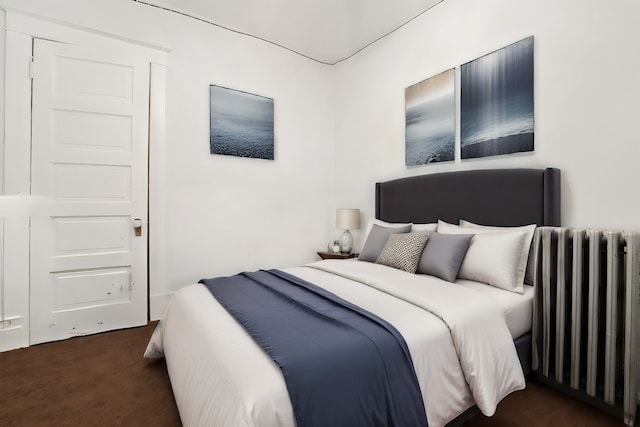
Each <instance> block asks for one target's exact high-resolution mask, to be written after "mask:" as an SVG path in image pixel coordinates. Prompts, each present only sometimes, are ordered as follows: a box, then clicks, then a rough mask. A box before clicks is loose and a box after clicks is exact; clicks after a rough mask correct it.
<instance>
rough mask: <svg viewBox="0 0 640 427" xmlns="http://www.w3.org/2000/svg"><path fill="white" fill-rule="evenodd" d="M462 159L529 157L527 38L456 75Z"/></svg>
mask: <svg viewBox="0 0 640 427" xmlns="http://www.w3.org/2000/svg"><path fill="white" fill-rule="evenodd" d="M460 74H461V78H460V153H461V156H462V158H463V159H469V158H475V157H485V156H495V155H499V154H509V153H517V152H525V151H533V133H534V132H533V37H528V38H526V39H524V40H521V41H519V42H516V43H514V44H512V45H509V46H507V47H504V48H502V49H500V50H497V51H495V52H492V53H490V54H488V55H485V56H483V57H481V58H478V59H475V60H473V61H471V62H468V63H466V64H463V65H462V66H461V69H460Z"/></svg>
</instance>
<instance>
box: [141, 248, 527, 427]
mask: <svg viewBox="0 0 640 427" xmlns="http://www.w3.org/2000/svg"><path fill="white" fill-rule="evenodd" d="M284 271H286V272H288V273H291V274H293V275H296V276H298V277H300V278H302V279H304V280H307V281H309V282H312V283H315V284H318V285H321V286H322V287H323V288H325V289H327V290H329V291H330V292H333V293H335V294H336V295H338V296H339V297H341V298H344V299H346V300H348V301H351V302H353V303H355V304H357V305H359V306H360V307H362V308H364V309H366V310H369V311H371V312H372V313H374V314H376V315H378V316H380V317H383V318H384V319H385V320H387V321H388V322H390V323H391V324H392V325H393V326H395V327H396V328H397V329H398V330H399V331H400V332H401V333H402V335H403V337H404V338H405V341H406V342H407V345H408V347H409V351H410V353H411V357H412V360H413V364H414V368H415V370H416V375H417V377H418V381H419V383H420V388H421V392H422V396H423V400H424V403H425V408H426V412H427V418H428V422H429V425H430V426H431V427H438V426H443V425H445V424H446V423H447V422H449V421H451V420H453V419H454V418H455V417H456V416H458V415H459V414H461V413H462V412H464V411H465V410H466V409H468V408H469V407H471V406H473V405H474V403H476V404H478V399H480V400H481V401H482V402H483V403H484V402H489V403H488V404H487V403H485V404H484V405H482V404H479V405H478V406H479V407H480V408H481V410H483V412H485V414H486V415H491V414H492V413H493V411H494V410H495V405H496V404H497V402H499V401H500V399H502V398H503V397H504V396H506V395H507V394H509V393H510V392H512V391H515V390H518V389H522V388H524V377H523V375H522V370H521V369H520V365H519V363H518V362H517V356H516V355H515V349H514V347H513V341H512V340H511V336H510V334H513V332H512V331H511V328H507V326H506V325H505V314H506V313H507V312H519V313H522V311H523V310H521V309H515V310H514V309H513V307H516V306H519V305H520V304H521V301H522V300H523V299H526V298H520V299H518V298H511V297H510V296H505V297H501V296H497V295H501V294H496V293H494V292H493V291H492V290H488V291H486V292H485V291H482V290H480V289H482V287H481V286H482V285H481V284H475V283H464V284H463V286H460V287H456V288H452V287H453V286H457V285H455V284H450V283H448V282H444V281H441V280H440V279H436V278H433V277H431V276H419V275H412V274H408V273H404V272H400V271H398V270H395V269H391V268H389V267H385V266H381V265H378V264H372V263H366V262H360V261H352V262H350V261H338V260H326V261H320V262H317V263H312V264H309V265H307V266H302V267H295V268H289V269H286V270H284ZM423 285H424V288H425V289H428V288H429V287H432V288H433V289H439V288H442V289H444V290H450V291H451V290H453V291H454V294H455V295H463V297H456V298H453V299H450V302H453V301H455V302H456V303H455V304H449V306H450V307H449V308H448V309H445V310H444V311H443V312H441V313H436V314H434V313H432V312H430V311H429V310H426V309H425V308H424V307H421V305H424V304H423V302H425V303H426V304H428V303H429V301H431V300H432V299H438V298H439V297H438V296H437V295H435V294H434V295H427V294H425V295H420V293H421V292H423V290H422V287H423ZM477 285H481V286H480V287H479V286H477ZM485 286H486V285H485ZM461 288H465V289H461ZM500 292H506V291H502V290H500ZM405 293H415V294H417V298H416V299H414V300H413V301H411V302H409V301H407V300H405V299H403V298H404V296H403V294H405ZM394 294H395V295H394ZM445 298H451V297H450V296H448V297H445ZM509 301H512V302H513V304H512V305H510V304H509ZM516 301H517V302H516ZM474 306H477V311H478V313H479V316H480V317H478V318H477V321H473V320H472V319H471V317H470V316H471V313H470V312H471V311H476V310H475V309H474V310H469V307H474ZM447 310H448V311H447ZM452 311H454V312H455V311H459V312H460V313H461V314H462V317H463V318H465V319H463V320H461V321H457V320H455V321H449V323H445V322H443V318H445V319H446V318H449V317H450V313H449V312H452ZM494 312H495V313H497V315H495V314H492V313H494ZM509 317H511V316H509ZM487 318H491V319H498V320H491V322H493V323H486V322H488V321H485V319H487ZM458 322H459V323H458ZM464 322H467V323H469V322H470V323H471V330H466V329H460V327H461V326H460V325H461V324H462V323H464ZM496 322H498V323H496ZM521 323H522V322H520V324H521ZM514 324H515V325H516V326H518V325H519V324H518V322H515V323H514ZM518 327H520V326H518ZM474 328H476V329H474ZM502 329H504V331H502ZM515 330H516V331H517V329H515ZM479 331H482V332H479ZM498 331H502V332H500V333H503V334H504V335H506V346H505V341H504V340H503V341H501V342H500V343H498V344H496V345H495V346H494V344H491V343H492V340H493V339H494V338H492V337H494V336H497V334H498ZM453 332H455V333H453ZM485 332H486V333H487V335H486V336H485V335H484V334H485ZM479 335H482V336H480V337H478V336H479ZM465 340H476V341H477V344H478V345H480V346H485V347H483V348H481V349H480V351H477V350H475V349H474V348H473V346H472V345H471V344H469V345H468V346H467V348H466V349H465V345H461V343H464V342H465ZM469 349H470V350H469ZM512 353H513V354H512ZM160 355H164V356H165V357H166V360H167V369H168V372H169V376H170V378H171V384H172V387H173V391H174V395H175V398H176V403H177V406H178V410H179V412H180V416H181V419H182V421H183V424H184V425H185V426H191V425H212V426H216V425H234V426H255V427H257V426H291V427H293V426H294V425H295V421H294V416H293V412H292V409H291V404H290V402H289V399H288V394H287V389H286V384H285V382H284V379H283V377H282V374H281V372H280V370H279V369H278V367H277V366H276V365H275V363H274V362H273V361H272V360H271V359H269V358H268V357H267V356H266V354H265V353H264V352H263V351H262V349H261V348H260V347H258V346H257V344H256V343H255V342H253V340H252V339H251V338H250V337H249V336H248V335H247V334H246V333H245V331H244V330H243V329H242V327H241V326H240V325H239V324H238V323H237V322H235V320H234V319H233V318H232V317H231V316H230V315H229V314H228V313H227V312H226V311H225V310H224V309H223V308H222V307H221V306H220V305H219V304H218V302H217V301H216V300H215V299H214V298H213V297H212V296H211V294H210V293H209V291H208V290H207V289H206V288H205V287H204V286H203V285H191V286H188V287H186V288H183V289H182V290H180V291H179V292H177V293H176V294H175V295H174V297H173V298H172V301H171V303H170V306H169V309H168V311H167V314H166V315H165V317H164V318H163V319H162V321H161V322H160V323H159V325H158V328H157V329H156V331H155V332H154V334H153V337H152V338H151V341H150V343H149V347H148V349H147V352H146V353H145V356H147V357H154V356H156V357H157V356H160ZM486 355H490V357H484V356H486ZM514 357H515V364H514V361H513V358H514ZM469 359H471V361H469ZM494 359H495V361H496V363H495V365H496V366H497V367H498V368H497V369H506V371H505V372H504V373H500V375H491V374H490V375H488V381H489V383H488V384H487V383H486V382H485V383H482V382H478V377H479V375H476V374H477V373H478V372H480V371H481V369H479V368H478V367H477V366H471V367H467V366H466V364H468V363H471V364H474V363H480V364H483V363H489V362H491V363H493V361H494ZM461 361H462V362H461ZM465 368H466V369H465ZM518 370H519V372H517V371H518ZM507 371H508V372H507ZM469 372H472V374H469ZM501 372H502V371H501ZM465 375H466V376H465ZM469 375H472V377H471V378H470V377H469ZM485 381H486V380H485ZM469 384H470V385H469ZM494 387H496V388H497V389H498V391H495V396H494V395H493V393H494ZM474 393H475V394H474ZM474 396H475V400H474Z"/></svg>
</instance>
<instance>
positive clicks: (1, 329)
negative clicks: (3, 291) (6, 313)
mask: <svg viewBox="0 0 640 427" xmlns="http://www.w3.org/2000/svg"><path fill="white" fill-rule="evenodd" d="M27 323H28V322H27ZM22 347H29V328H28V325H25V324H23V323H22V319H21V318H20V317H14V318H11V319H5V320H4V321H3V322H2V325H1V326H0V352H3V351H9V350H15V349H17V348H22Z"/></svg>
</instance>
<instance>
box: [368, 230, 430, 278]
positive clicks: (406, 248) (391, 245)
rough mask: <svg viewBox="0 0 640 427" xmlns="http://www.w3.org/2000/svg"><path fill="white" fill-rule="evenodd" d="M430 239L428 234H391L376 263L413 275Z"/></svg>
mask: <svg viewBox="0 0 640 427" xmlns="http://www.w3.org/2000/svg"><path fill="white" fill-rule="evenodd" d="M428 237H429V235H428V234H427V233H403V234H390V235H389V240H387V243H386V244H385V245H384V248H383V249H382V252H380V256H379V257H378V259H377V260H376V263H377V264H383V265H386V266H389V267H393V268H397V269H399V270H404V271H406V272H408V273H412V274H413V273H415V272H416V268H418V260H419V259H420V254H421V253H422V250H423V249H424V244H425V243H427V238H428Z"/></svg>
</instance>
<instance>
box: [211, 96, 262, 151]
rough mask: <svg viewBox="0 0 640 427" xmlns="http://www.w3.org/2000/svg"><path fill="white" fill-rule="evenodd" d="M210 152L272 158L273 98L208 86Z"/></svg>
mask: <svg viewBox="0 0 640 427" xmlns="http://www.w3.org/2000/svg"><path fill="white" fill-rule="evenodd" d="M209 104H210V127H209V129H210V130H209V145H210V151H211V154H223V155H227V156H237V157H251V158H256V159H268V160H273V159H274V132H273V121H274V106H273V99H271V98H266V97H264V96H259V95H253V94H251V93H247V92H242V91H239V90H235V89H229V88H226V87H222V86H216V85H210V86H209Z"/></svg>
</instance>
